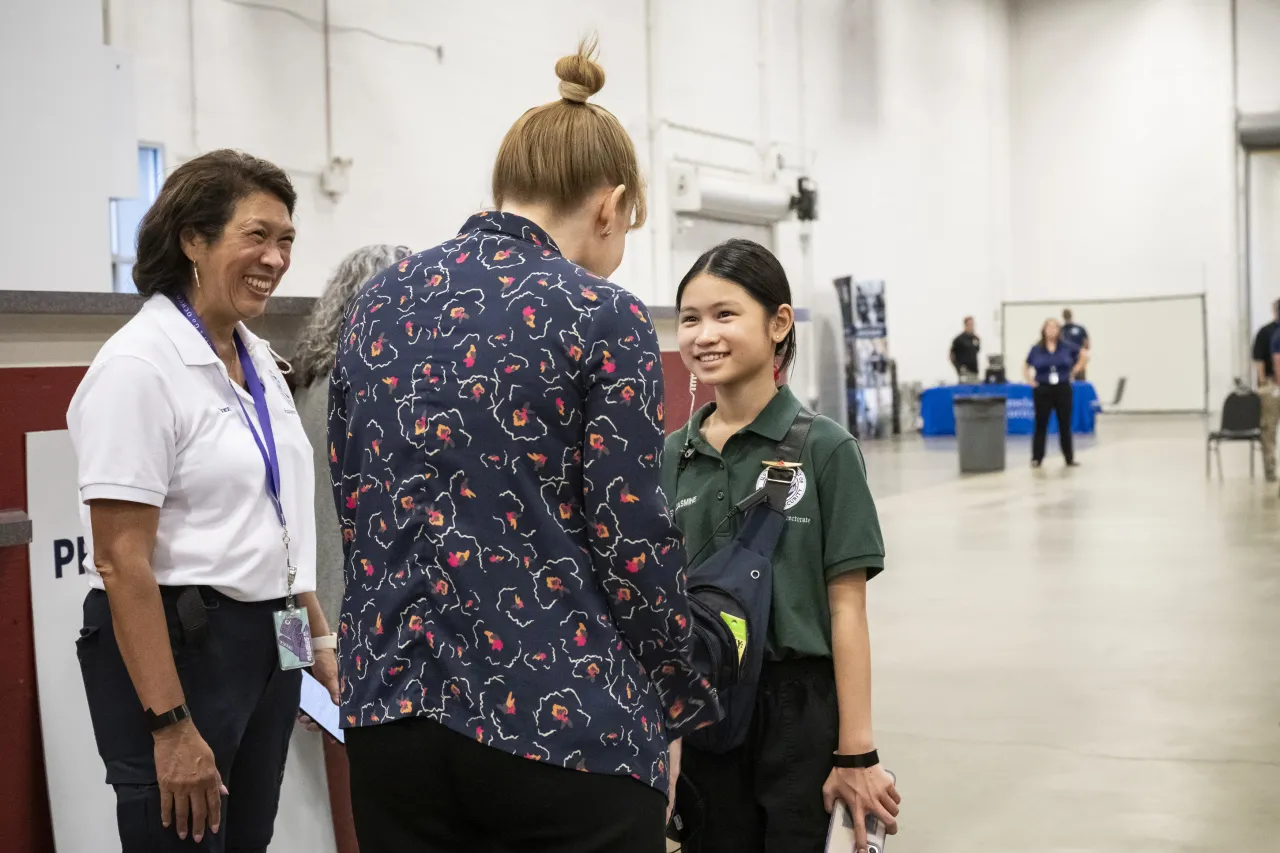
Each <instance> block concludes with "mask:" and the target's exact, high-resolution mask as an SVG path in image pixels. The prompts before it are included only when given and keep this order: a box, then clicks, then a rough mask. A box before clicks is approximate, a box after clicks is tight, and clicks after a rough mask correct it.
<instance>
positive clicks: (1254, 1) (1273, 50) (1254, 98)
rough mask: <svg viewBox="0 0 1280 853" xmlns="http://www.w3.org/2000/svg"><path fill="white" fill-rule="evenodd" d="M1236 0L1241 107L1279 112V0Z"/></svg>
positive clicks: (1246, 110) (1237, 58) (1261, 111)
mask: <svg viewBox="0 0 1280 853" xmlns="http://www.w3.org/2000/svg"><path fill="white" fill-rule="evenodd" d="M1235 2H1236V61H1237V63H1238V65H1237V67H1238V69H1239V72H1238V73H1239V76H1238V78H1237V80H1238V82H1237V86H1238V89H1237V92H1238V98H1237V103H1238V104H1239V106H1240V111H1241V112H1243V113H1273V112H1280V0H1235Z"/></svg>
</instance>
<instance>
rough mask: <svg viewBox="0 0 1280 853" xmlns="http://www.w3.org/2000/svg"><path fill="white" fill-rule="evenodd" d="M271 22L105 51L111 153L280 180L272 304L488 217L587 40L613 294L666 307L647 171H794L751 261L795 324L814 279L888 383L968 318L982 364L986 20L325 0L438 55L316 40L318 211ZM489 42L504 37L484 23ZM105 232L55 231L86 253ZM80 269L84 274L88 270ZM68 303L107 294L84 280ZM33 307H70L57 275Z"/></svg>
mask: <svg viewBox="0 0 1280 853" xmlns="http://www.w3.org/2000/svg"><path fill="white" fill-rule="evenodd" d="M60 2H64V3H70V2H77V3H79V4H80V6H81V7H84V8H87V7H93V8H94V9H97V8H98V3H96V2H92V0H60ZM272 2H273V3H274V4H275V5H277V6H280V7H283V8H285V9H287V10H288V11H290V12H292V13H294V14H295V15H297V16H301V18H302V19H303V20H299V19H297V18H296V17H294V16H291V15H287V14H284V13H281V12H273V11H270V10H262V9H251V8H246V7H244V6H242V5H239V4H237V3H234V2H230V0H189V2H185V3H184V2H174V0H111V2H110V3H109V4H108V8H109V35H110V39H111V42H112V44H113V45H114V46H116V47H117V48H119V49H120V50H121V51H124V52H125V53H127V54H128V55H129V56H130V57H131V58H132V61H133V63H134V66H135V76H136V128H135V133H136V137H137V138H139V139H142V140H146V141H149V142H158V143H160V144H162V145H163V146H164V147H165V150H166V154H167V160H168V166H169V167H170V168H172V167H173V166H175V165H176V164H178V163H180V162H182V161H183V160H185V159H188V158H189V157H191V156H193V155H195V154H196V153H198V152H201V151H206V150H210V149H212V148H215V147H219V146H236V147H240V148H244V149H246V150H250V151H252V152H254V153H256V154H259V155H261V156H263V157H267V158H269V159H272V160H274V161H276V162H278V163H279V164H280V165H282V166H284V167H285V168H286V169H288V170H289V171H290V173H291V174H292V175H293V176H294V178H295V182H296V183H297V186H298V189H299V193H300V200H299V208H298V212H297V220H298V225H299V229H300V240H299V243H298V247H297V250H296V251H295V255H294V266H293V270H292V271H291V272H290V274H289V275H288V276H287V277H286V279H285V281H284V284H283V285H282V290H281V293H282V294H286V295H312V294H316V293H318V292H319V291H320V289H321V288H322V287H323V284H324V281H325V279H326V277H327V275H328V272H329V270H330V269H331V268H332V267H333V265H334V264H335V263H336V262H337V260H338V259H339V258H340V257H341V256H342V255H343V254H344V253H345V252H347V251H349V250H350V249H352V248H354V247H356V246H358V245H360V244H363V243H366V242H374V241H387V242H402V243H406V244H408V245H411V246H415V247H423V246H427V245H430V244H432V243H435V242H437V241H439V240H440V239H442V235H449V234H451V233H453V232H454V230H455V229H456V228H457V227H458V225H459V224H460V223H461V222H462V220H463V219H464V217H465V216H466V215H467V214H468V213H469V212H471V211H472V210H474V209H475V208H477V207H480V206H481V205H483V204H485V203H486V202H487V201H488V176H489V170H490V167H491V163H492V158H493V154H494V152H495V150H496V148H497V145H498V143H499V141H500V139H501V136H502V134H503V133H504V132H505V131H506V129H507V127H509V125H510V123H511V122H512V121H513V120H514V118H515V117H516V116H518V115H519V114H520V112H521V111H523V110H524V109H526V108H528V107H529V106H531V105H534V104H537V103H541V102H544V101H546V100H548V99H550V98H552V97H554V96H555V78H554V74H553V72H552V66H553V65H554V62H555V60H556V58H557V57H559V56H560V55H562V54H564V53H566V52H568V51H569V50H571V49H572V47H573V45H574V43H575V42H576V40H577V39H578V37H579V36H581V35H582V34H584V33H586V32H588V31H590V30H597V31H599V33H600V38H601V44H602V54H601V61H602V63H603V65H604V66H605V68H606V70H607V71H608V74H609V80H608V83H607V85H606V87H605V89H604V91H603V92H602V94H601V96H600V102H601V103H602V104H604V105H605V106H607V107H609V108H610V109H612V110H613V111H614V112H615V113H616V114H617V115H618V117H619V119H620V120H621V121H622V122H623V124H624V125H625V126H626V127H627V128H628V129H629V130H630V132H631V134H632V136H633V138H634V139H635V141H636V144H637V147H638V149H639V152H640V156H641V160H642V163H644V164H645V166H646V168H647V170H648V171H649V172H650V174H649V179H650V185H651V209H652V210H653V211H654V215H653V216H652V217H651V225H650V226H649V227H647V228H646V229H644V230H643V231H642V232H640V233H638V234H635V235H633V236H632V238H631V240H630V243H629V247H628V252H627V258H626V260H625V262H624V266H623V268H622V269H621V270H619V272H618V275H617V278H618V279H619V281H620V282H621V283H623V284H625V285H627V286H629V287H631V288H632V289H634V290H635V291H636V292H637V293H638V294H639V295H640V296H642V297H644V298H645V299H647V300H649V301H651V302H654V303H656V304H669V303H670V302H671V301H672V299H673V296H674V284H675V280H676V279H677V278H678V276H679V275H680V274H681V273H682V272H683V270H677V269H674V268H673V265H672V259H671V253H670V251H669V246H670V238H671V234H670V231H671V222H670V220H669V218H668V217H666V216H664V215H663V214H662V211H663V210H664V209H665V207H666V204H667V199H666V188H665V170H664V169H662V168H657V169H654V168H653V166H654V161H653V159H652V156H653V155H656V157H657V162H658V163H659V164H661V163H665V162H666V161H667V160H668V159H669V158H673V157H676V158H692V159H697V160H702V161H705V162H714V163H718V164H721V165H724V166H730V167H734V168H747V169H751V168H759V166H760V164H761V162H762V160H763V161H765V162H767V163H768V164H770V170H771V171H776V165H777V163H778V158H779V157H781V160H782V162H783V164H784V165H783V168H782V170H781V174H780V176H779V180H783V181H786V182H787V183H791V182H792V181H794V178H795V177H796V175H797V174H799V169H801V168H802V167H804V166H806V165H807V166H809V167H810V171H811V173H812V174H813V176H814V177H815V178H816V179H817V181H818V184H819V190H820V194H821V198H820V217H821V218H820V220H819V222H818V223H817V224H816V227H815V228H814V237H813V247H814V250H813V253H812V256H811V260H812V264H811V265H810V266H809V267H806V265H805V263H804V257H803V255H802V253H801V250H800V247H801V241H800V237H799V228H798V226H797V225H796V224H794V223H791V224H788V225H785V226H783V227H781V228H779V229H778V233H777V235H776V239H775V241H774V245H775V248H776V250H777V251H778V253H779V254H780V256H781V257H782V258H783V260H784V263H785V264H786V266H787V268H788V271H789V272H790V274H791V276H792V278H793V284H794V286H795V288H796V290H797V301H798V302H800V303H801V304H803V305H809V306H813V307H814V308H815V309H816V310H817V311H818V312H819V313H820V314H823V313H825V314H829V315H837V312H838V306H837V303H836V301H835V298H834V292H833V290H832V287H831V280H832V279H833V278H835V277H837V276H841V275H848V274H853V275H855V276H856V277H858V278H865V279H874V278H882V279H885V280H886V281H887V282H888V287H889V291H888V297H889V324H890V346H891V351H892V354H893V355H894V356H895V357H896V358H897V359H898V360H899V364H900V376H901V377H902V379H904V380H908V381H909V380H925V381H935V380H938V379H943V378H945V377H947V376H948V375H949V372H950V371H949V365H948V363H947V360H946V352H947V345H948V343H949V341H950V338H951V337H952V336H953V335H954V334H955V333H956V332H957V331H958V328H959V324H960V319H961V318H962V317H963V316H964V315H966V314H974V315H976V316H977V317H978V324H979V332H980V333H981V334H984V335H985V337H986V342H987V346H988V349H989V350H990V351H994V350H995V348H996V347H997V346H998V345H997V341H998V338H999V335H998V333H997V332H998V330H997V329H996V327H995V325H994V321H993V318H994V316H995V313H996V309H997V307H998V304H999V299H1000V294H1001V288H1002V285H1003V282H1004V281H1005V280H1006V279H1007V277H1008V267H1009V229H1008V193H1009V171H1008V167H1007V164H1008V139H1009V111H1008V90H1009V62H1008V46H1009V34H1008V28H1007V23H1006V18H1007V4H1006V0H947V2H937V0H892V2H890V0H761V3H760V4H758V3H754V2H752V3H749V2H746V0H705V2H700V3H697V4H690V3H686V2H682V0H651V2H650V3H646V2H644V0H611V2H610V3H608V4H607V5H606V4H600V3H593V2H589V0H544V2H542V3H540V4H539V5H538V8H537V13H536V14H532V13H531V11H530V7H529V6H528V4H527V3H522V2H516V0H494V2H490V3H487V4H471V3H451V4H421V3H418V2H414V1H413V0H380V2H365V0H331V4H330V5H331V13H332V20H333V23H334V25H335V26H336V27H338V28H341V27H343V26H353V25H356V26H360V27H363V28H366V29H368V30H371V31H373V32H376V33H380V34H384V35H387V36H393V37H395V38H397V39H401V40H406V41H417V42H424V43H428V44H432V45H435V44H438V45H441V46H443V49H444V55H443V61H439V60H438V59H437V57H436V54H435V53H434V52H433V51H431V50H427V49H423V48H418V47H412V46H403V45H391V44H386V43H384V42H381V41H378V40H375V39H373V38H371V37H369V36H368V35H365V34H362V33H355V32H338V33H336V34H335V35H334V37H333V40H332V88H333V97H332V104H333V115H334V134H333V135H334V152H333V153H334V154H335V155H337V156H339V157H349V158H351V159H352V160H353V161H354V165H353V166H352V168H351V171H350V191H349V192H348V193H347V194H346V195H345V196H344V197H343V198H342V199H341V200H339V201H338V202H336V203H335V202H331V201H329V200H328V199H326V198H324V197H323V196H322V195H321V194H320V193H319V191H318V175H319V172H320V171H321V169H322V168H323V166H324V164H325V159H326V151H325V142H324V114H323V53H322V41H321V36H320V34H319V32H318V31H317V28H316V25H315V22H317V21H319V19H320V15H321V8H322V4H321V2H320V0H272ZM189 10H190V11H191V12H193V15H189ZM762 15H763V17H762ZM504 18H505V19H507V20H511V21H518V22H519V25H518V26H507V25H503V26H496V25H495V22H497V21H500V20H503V19H504ZM649 18H651V19H652V23H653V31H652V32H653V38H652V41H651V43H650V42H649V40H647V39H646V20H647V19H649ZM193 25H194V26H193ZM55 33H56V30H54V29H53V28H52V27H51V22H48V21H31V20H28V21H27V22H26V24H25V30H23V31H22V32H21V34H20V35H21V39H20V40H21V41H23V42H26V43H30V44H47V43H49V42H51V41H53V40H55V38H56V35H55ZM762 47H763V48H764V49H763V50H761V48H762ZM651 48H652V58H653V60H654V61H653V62H652V63H651V62H649V58H650V56H649V51H650V49H651ZM49 73H50V75H51V79H52V78H55V77H56V74H55V70H53V69H51V70H50V72H49ZM56 82H57V83H58V85H62V83H65V82H66V81H65V80H61V79H60V80H57V81H56ZM485 83H487V84H488V85H485V86H484V87H483V93H484V94H483V96H477V95H475V94H473V92H474V91H475V87H476V86H477V85H480V84H485ZM193 93H194V100H193V98H192V94H193ZM672 123H674V124H675V125H684V126H690V127H693V128H695V129H702V130H706V131H711V132H713V133H715V134H720V135H727V136H731V137H739V138H741V140H742V141H741V142H733V141H731V140H727V139H718V138H710V137H708V136H706V135H703V134H700V133H697V132H690V131H688V130H681V129H677V128H675V127H673V126H671V124H672ZM651 130H652V132H653V136H654V139H655V140H656V145H655V146H654V150H653V151H651V147H650V142H649V138H650V131H651ZM766 154H767V155H768V156H767V157H765V156H764V155H766ZM104 219H105V215H103V216H101V217H100V218H99V219H96V220H94V221H93V222H88V221H86V222H83V223H80V224H78V225H77V227H76V228H75V229H74V233H77V234H85V235H89V236H86V237H85V238H84V239H85V241H86V242H92V240H93V239H98V238H97V236H96V235H97V234H99V233H100V234H102V237H101V240H102V241H103V242H104V243H105V224H104V222H103V220H104ZM86 264H87V265H89V266H91V267H93V268H95V269H96V268H97V266H99V265H100V266H102V267H103V268H104V269H105V267H106V260H105V258H103V257H100V256H99V257H94V258H91V259H87V260H86ZM806 269H810V270H811V271H812V275H813V280H812V287H811V288H810V287H809V286H808V282H806V281H805V279H804V275H803V273H804V271H805V270H806ZM91 280H92V287H93V288H94V289H102V290H105V289H107V288H108V283H107V276H106V274H105V272H104V274H103V275H102V276H100V277H99V278H94V279H91ZM11 286H12V285H11ZM18 286H23V285H21V284H19V285H18ZM50 286H51V289H65V288H66V287H68V286H70V285H68V284H67V283H66V282H65V281H63V280H62V279H61V277H58V278H54V279H51V280H50ZM819 369H821V366H819ZM812 376H813V374H812V372H807V371H806V370H804V369H802V370H801V371H800V372H799V375H798V377H797V379H798V380H799V382H800V384H801V385H802V386H803V387H805V388H808V387H809V384H810V377H812Z"/></svg>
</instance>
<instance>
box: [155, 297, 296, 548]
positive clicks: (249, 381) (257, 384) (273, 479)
mask: <svg viewBox="0 0 1280 853" xmlns="http://www.w3.org/2000/svg"><path fill="white" fill-rule="evenodd" d="M170 299H172V301H173V304H174V305H176V306H177V307H178V310H179V311H181V312H182V316H184V317H186V318H187V320H189V321H190V322H191V325H193V326H195V327H196V331H198V332H199V333H200V336H201V337H202V338H204V340H205V343H207V344H208V345H209V348H210V349H212V350H213V353H214V355H217V354H218V348H217V347H215V346H214V345H213V339H212V338H210V337H209V333H208V331H206V330H205V327H204V323H202V322H200V318H199V316H197V315H196V312H195V309H194V308H192V307H191V303H190V302H188V301H187V300H186V297H184V296H182V295H181V294H178V295H175V296H172V297H170ZM232 337H233V338H234V339H235V343H236V353H237V354H238V355H239V356H240V368H241V369H242V370H243V371H244V384H245V385H247V386H249V394H250V396H252V397H253V408H254V411H256V412H257V413H258V423H259V424H261V425H262V433H263V435H262V436H259V435H258V431H257V430H256V429H254V428H253V421H252V420H251V419H250V418H249V410H248V409H246V408H245V407H244V400H241V399H240V394H239V393H238V392H237V391H236V388H235V385H234V384H233V383H232V381H231V377H229V376H228V377H227V384H228V385H230V386H231V395H232V396H233V397H235V398H236V402H237V403H239V404H240V412H241V414H243V415H244V422H245V425H246V426H248V427H249V432H250V433H251V434H252V435H253V443H254V444H256V445H258V452H259V453H261V454H262V464H263V466H264V467H265V468H266V469H267V496H268V497H270V498H271V505H272V506H274V507H275V509H276V515H277V516H279V518H280V526H281V527H283V528H284V529H285V531H286V532H285V536H286V537H287V536H288V529H289V525H288V524H286V523H285V520H284V507H283V506H282V505H281V503H280V458H279V457H278V456H277V455H276V437H275V433H274V432H272V430H271V411H270V410H269V409H268V408H267V395H266V392H265V391H264V389H263V387H262V380H261V379H259V378H258V371H257V368H255V367H254V366H253V359H251V358H250V357H249V350H248V349H246V348H245V345H244V341H242V340H240V333H239V332H232ZM264 438H265V441H264ZM286 543H287V539H286Z"/></svg>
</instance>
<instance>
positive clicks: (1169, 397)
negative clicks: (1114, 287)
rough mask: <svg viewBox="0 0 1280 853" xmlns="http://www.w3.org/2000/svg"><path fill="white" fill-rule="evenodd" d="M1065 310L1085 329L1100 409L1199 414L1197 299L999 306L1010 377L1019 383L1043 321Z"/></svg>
mask: <svg viewBox="0 0 1280 853" xmlns="http://www.w3.org/2000/svg"><path fill="white" fill-rule="evenodd" d="M1063 308H1070V309H1071V310H1072V312H1073V313H1074V319H1075V322H1077V323H1079V324H1080V325H1082V326H1084V327H1085V329H1086V330H1088V332H1089V341H1090V358H1089V368H1088V379H1089V381H1090V382H1092V383H1093V384H1094V387H1096V388H1097V390H1098V397H1099V398H1100V399H1101V400H1102V402H1103V404H1104V405H1105V404H1109V403H1110V402H1111V401H1112V399H1113V398H1114V396H1115V393H1116V388H1117V385H1118V383H1119V381H1120V379H1122V378H1123V379H1124V380H1125V391H1124V396H1123V398H1122V399H1121V401H1120V404H1119V405H1118V406H1115V407H1114V409H1115V410H1118V411H1124V412H1203V411H1206V410H1207V409H1208V396H1209V390H1208V381H1207V380H1208V351H1207V347H1206V329H1205V313H1204V296H1203V295H1202V294H1195V295H1192V296H1164V297H1151V298H1147V299H1108V300H1080V301H1072V300H1065V301H1057V302H1006V303H1004V306H1003V318H1004V319H1003V323H1002V326H1003V345H1004V354H1005V365H1006V368H1007V369H1008V372H1009V378H1010V379H1016V380H1017V381H1021V377H1022V368H1023V365H1024V364H1025V363H1026V360H1027V352H1028V351H1029V350H1030V349H1031V347H1032V345H1033V344H1035V343H1036V341H1038V340H1039V338H1040V327H1041V325H1042V324H1043V323H1044V321H1045V319H1047V318H1049V317H1054V318H1057V319H1059V321H1060V320H1061V317H1062V309H1063Z"/></svg>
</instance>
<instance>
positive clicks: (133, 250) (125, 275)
mask: <svg viewBox="0 0 1280 853" xmlns="http://www.w3.org/2000/svg"><path fill="white" fill-rule="evenodd" d="M163 183H164V152H162V151H161V150H160V148H159V146H156V145H139V146H138V195H137V196H136V197H134V198H113V199H111V282H112V284H111V289H112V290H114V291H115V292H116V293H137V292H138V289H137V288H136V287H134V286H133V262H134V260H135V259H136V255H137V249H138V224H139V223H140V222H142V215H143V214H144V213H146V212H147V210H148V209H149V208H150V207H151V205H152V203H153V202H155V200H156V196H158V195H160V185H161V184H163Z"/></svg>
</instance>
